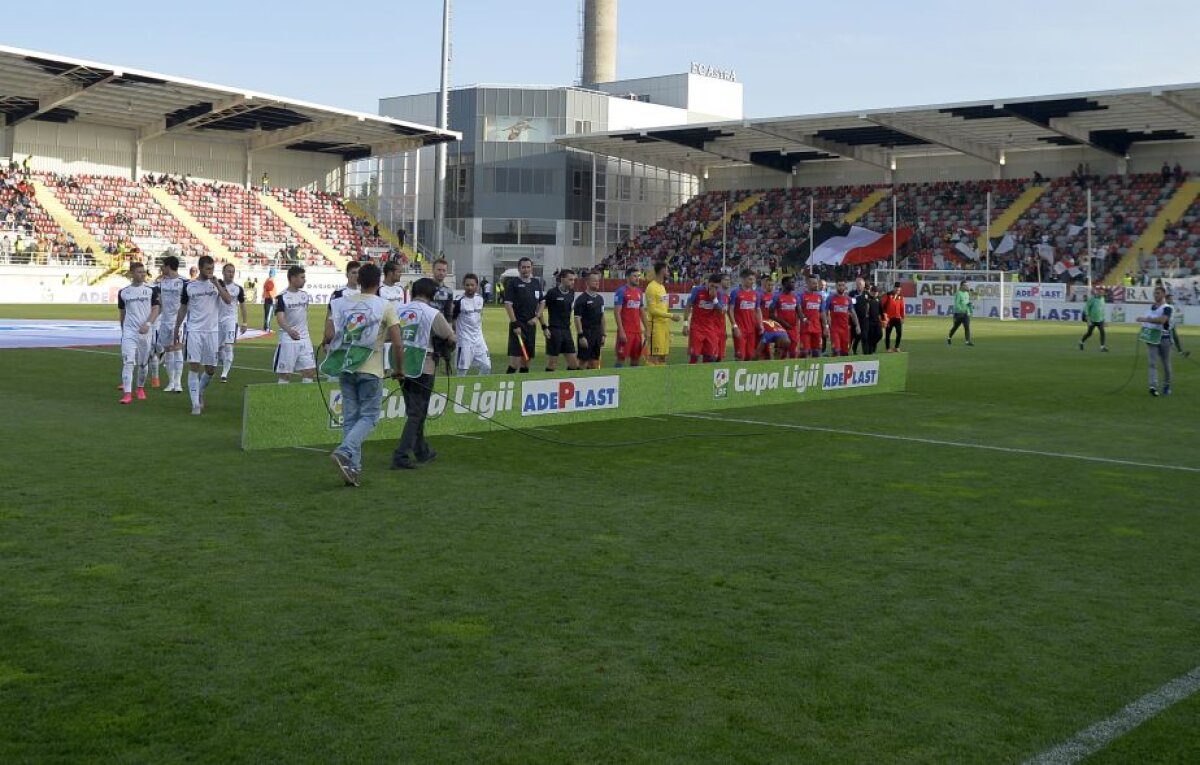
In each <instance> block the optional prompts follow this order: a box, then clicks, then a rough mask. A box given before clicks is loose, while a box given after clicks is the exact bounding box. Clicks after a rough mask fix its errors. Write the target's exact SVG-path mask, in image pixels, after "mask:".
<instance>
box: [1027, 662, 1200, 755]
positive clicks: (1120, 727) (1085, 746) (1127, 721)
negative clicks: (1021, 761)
mask: <svg viewBox="0 0 1200 765" xmlns="http://www.w3.org/2000/svg"><path fill="white" fill-rule="evenodd" d="M1198 690H1200V667H1196V668H1195V669H1193V670H1192V671H1191V672H1188V673H1187V674H1186V675H1180V676H1179V677H1177V678H1175V679H1174V680H1172V681H1170V682H1169V683H1166V684H1165V685H1162V686H1159V687H1158V688H1156V689H1154V690H1153V691H1150V692H1149V693H1147V694H1146V695H1145V696H1143V697H1141V698H1140V699H1138V700H1137V701H1135V702H1133V703H1132V704H1129V705H1128V706H1126V707H1125V708H1124V709H1122V710H1121V711H1120V712H1117V713H1116V714H1115V715H1113V716H1112V717H1109V718H1108V719H1105V720H1101V721H1100V722H1098V723H1096V724H1095V725H1092V726H1091V727H1089V728H1085V729H1084V730H1081V731H1079V732H1078V733H1076V734H1075V735H1074V736H1073V737H1072V738H1071V739H1069V740H1067V741H1064V742H1063V743H1061V744H1059V745H1058V746H1056V747H1054V748H1052V749H1047V750H1046V751H1044V752H1042V753H1041V754H1039V755H1038V756H1036V757H1033V758H1032V759H1029V760H1026V761H1025V765H1070V764H1071V763H1075V762H1079V761H1080V760H1082V759H1084V758H1085V757H1090V756H1091V755H1093V754H1095V753H1096V752H1098V751H1100V750H1101V749H1103V748H1104V747H1106V746H1108V745H1109V744H1111V743H1112V742H1113V741H1116V740H1117V739H1118V738H1120V737H1121V736H1124V735H1125V734H1126V733H1128V732H1129V731H1131V730H1133V729H1134V728H1136V727H1138V726H1139V725H1141V724H1142V723H1144V722H1146V721H1147V720H1150V719H1151V718H1153V717H1156V716H1157V715H1159V714H1160V713H1162V712H1163V711H1164V710H1166V709H1167V708H1168V707H1170V706H1173V705H1174V704H1178V703H1179V702H1181V701H1183V700H1184V699H1186V698H1187V697H1189V696H1191V695H1192V694H1194V693H1195V692H1196V691H1198Z"/></svg>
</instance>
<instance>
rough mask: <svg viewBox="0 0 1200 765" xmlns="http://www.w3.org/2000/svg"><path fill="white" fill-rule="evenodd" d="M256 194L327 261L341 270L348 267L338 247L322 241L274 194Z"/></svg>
mask: <svg viewBox="0 0 1200 765" xmlns="http://www.w3.org/2000/svg"><path fill="white" fill-rule="evenodd" d="M256 193H257V194H258V201H259V202H261V203H262V205H263V206H264V207H266V208H267V209H268V210H270V211H271V212H273V213H275V214H276V215H278V216H279V218H280V220H282V221H283V222H284V223H286V224H287V225H288V227H289V228H291V229H292V230H293V231H295V232H296V233H297V234H299V235H300V238H301V239H303V240H304V241H306V242H308V244H309V246H310V247H312V248H313V249H314V250H316V251H317V252H319V253H321V255H323V256H324V257H325V259H326V260H328V261H329V262H330V263H332V264H333V265H334V266H335V267H337V268H338V269H339V270H340V269H344V268H345V267H346V257H345V256H344V255H342V254H341V253H340V252H338V251H337V248H336V247H334V246H333V245H332V244H330V243H329V242H327V241H325V240H324V239H322V238H321V237H320V235H318V234H317V232H316V231H313V229H312V227H311V226H309V225H308V224H307V223H305V222H304V221H302V220H300V216H298V215H296V214H295V213H294V212H292V211H291V210H289V209H288V207H287V205H285V204H284V203H283V202H281V201H279V200H278V199H276V198H275V196H274V195H272V194H264V193H262V192H261V191H260V192H256Z"/></svg>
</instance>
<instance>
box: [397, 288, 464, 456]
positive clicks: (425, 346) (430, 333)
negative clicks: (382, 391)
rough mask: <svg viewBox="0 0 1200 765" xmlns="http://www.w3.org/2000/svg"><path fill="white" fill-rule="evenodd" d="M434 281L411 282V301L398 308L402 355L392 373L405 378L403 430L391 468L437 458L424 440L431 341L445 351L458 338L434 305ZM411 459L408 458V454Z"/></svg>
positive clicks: (433, 369) (432, 365) (431, 364)
mask: <svg viewBox="0 0 1200 765" xmlns="http://www.w3.org/2000/svg"><path fill="white" fill-rule="evenodd" d="M437 289H438V286H437V282H435V281H434V280H433V279H430V278H428V277H422V278H420V279H417V280H416V281H415V282H413V285H412V300H411V301H410V302H409V303H408V304H407V305H405V306H404V307H403V308H401V309H400V311H399V318H400V328H401V334H402V335H403V336H404V354H403V362H402V363H401V368H400V369H397V370H396V373H395V376H396V377H397V378H403V380H404V432H403V433H401V434H400V443H399V444H397V445H396V450H395V451H394V452H392V469H393V470H409V469H412V468H415V467H417V465H424V464H427V463H429V462H433V460H434V459H435V458H436V457H437V452H435V451H433V450H432V449H430V448H429V442H428V441H426V440H425V418H426V417H427V416H428V415H429V399H430V398H431V397H432V396H433V378H434V373H435V372H436V371H437V365H436V364H435V363H434V360H433V343H434V340H435V339H436V340H440V341H441V343H442V345H443V346H444V347H445V348H446V349H447V352H449V351H452V350H453V349H454V346H455V344H457V342H458V338H457V337H456V336H455V334H454V330H453V329H452V328H451V327H450V322H448V321H446V317H445V316H443V315H442V313H441V311H439V310H438V309H436V308H434V307H433V296H434V295H435V294H437ZM410 452H411V453H412V456H413V459H409V453H410Z"/></svg>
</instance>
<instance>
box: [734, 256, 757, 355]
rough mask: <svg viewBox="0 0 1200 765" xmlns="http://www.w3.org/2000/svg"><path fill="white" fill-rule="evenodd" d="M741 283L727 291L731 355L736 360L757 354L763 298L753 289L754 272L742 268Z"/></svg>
mask: <svg viewBox="0 0 1200 765" xmlns="http://www.w3.org/2000/svg"><path fill="white" fill-rule="evenodd" d="M741 279H742V283H741V284H740V285H739V286H737V287H735V288H734V289H733V291H732V292H730V293H729V323H730V324H731V325H732V328H733V357H734V358H735V359H737V360H738V361H753V360H754V358H755V357H756V356H757V354H758V337H759V335H760V334H761V333H762V323H763V310H762V307H763V299H762V294H761V293H760V292H758V291H757V290H755V289H754V272H753V271H751V270H750V269H749V268H743V269H742V272H741Z"/></svg>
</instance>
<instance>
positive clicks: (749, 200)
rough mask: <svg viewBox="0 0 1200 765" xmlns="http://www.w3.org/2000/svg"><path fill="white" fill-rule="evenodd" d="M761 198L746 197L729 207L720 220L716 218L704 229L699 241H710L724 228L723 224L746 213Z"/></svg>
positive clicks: (754, 196)
mask: <svg viewBox="0 0 1200 765" xmlns="http://www.w3.org/2000/svg"><path fill="white" fill-rule="evenodd" d="M762 197H763V195H762V194H751V195H750V196H748V197H746V198H745V199H743V200H742V201H740V202H738V203H737V204H735V205H734V206H733V207H730V208H729V209H727V210H726V211H725V214H724V215H722V216H721V217H720V218H717V219H716V220H715V221H713V222H712V223H709V224H708V225H707V226H705V227H704V230H703V232H702V233H701V235H700V241H702V242H703V241H705V240H706V239H712V238H713V237H714V236H716V235H717V234H719V233H720V232H721V229H722V227H724V226H725V224H727V223H729V222H730V221H731V220H733V219H734V218H735V217H736V216H738V215H741V214H742V213H744V212H746V211H748V210H749V209H750V208H752V207H754V206H755V205H756V204H758V202H759V200H761V199H762Z"/></svg>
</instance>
